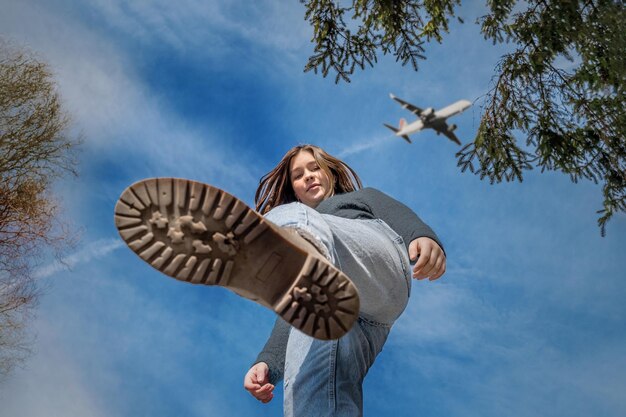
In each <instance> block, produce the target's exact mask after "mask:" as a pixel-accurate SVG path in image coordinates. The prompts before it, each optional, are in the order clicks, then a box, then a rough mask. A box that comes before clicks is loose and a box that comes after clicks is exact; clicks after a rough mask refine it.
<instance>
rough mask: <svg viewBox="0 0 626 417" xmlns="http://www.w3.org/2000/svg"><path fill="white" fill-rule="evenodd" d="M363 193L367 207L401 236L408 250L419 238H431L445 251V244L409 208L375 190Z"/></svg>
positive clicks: (367, 190) (370, 189)
mask: <svg viewBox="0 0 626 417" xmlns="http://www.w3.org/2000/svg"><path fill="white" fill-rule="evenodd" d="M363 192H364V194H363V195H364V196H365V197H366V198H367V205H368V206H369V207H370V209H371V211H372V214H373V215H374V217H376V218H377V219H381V220H382V221H384V222H385V223H387V225H388V226H389V227H391V228H392V229H393V230H394V231H395V232H396V233H397V234H398V235H400V236H401V237H402V239H403V240H404V244H405V246H406V247H407V250H408V248H409V243H411V242H412V241H413V240H414V239H417V238H418V237H428V238H431V239H432V240H434V241H435V242H437V244H439V246H441V248H442V249H443V244H442V243H441V241H440V240H439V237H437V235H436V234H435V232H434V231H433V229H431V228H430V227H429V226H428V225H427V224H426V223H424V222H423V221H422V219H420V218H419V217H418V215H417V214H415V212H414V211H413V210H411V209H410V208H409V207H407V206H406V205H404V204H402V203H401V202H399V201H398V200H396V199H394V198H391V197H390V196H388V195H387V194H385V193H383V192H381V191H378V190H377V189H375V188H365V189H363ZM444 251H445V250H444Z"/></svg>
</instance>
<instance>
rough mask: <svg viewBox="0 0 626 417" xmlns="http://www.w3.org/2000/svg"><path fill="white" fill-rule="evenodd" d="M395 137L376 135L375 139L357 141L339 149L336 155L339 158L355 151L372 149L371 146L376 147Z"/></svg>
mask: <svg viewBox="0 0 626 417" xmlns="http://www.w3.org/2000/svg"><path fill="white" fill-rule="evenodd" d="M392 138H395V135H390V136H385V137H378V138H376V139H372V140H370V141H368V142H359V143H355V144H353V145H350V146H348V147H347V148H345V149H343V150H341V151H340V152H338V153H337V157H339V158H345V157H346V156H348V155H354V154H356V153H360V152H363V151H366V150H368V149H372V148H376V147H378V146H380V145H382V144H384V143H385V142H389V140H390V139H392Z"/></svg>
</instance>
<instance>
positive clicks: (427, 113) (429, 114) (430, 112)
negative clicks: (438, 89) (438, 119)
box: [420, 107, 435, 119]
mask: <svg viewBox="0 0 626 417" xmlns="http://www.w3.org/2000/svg"><path fill="white" fill-rule="evenodd" d="M433 114H435V110H434V109H433V108H432V107H429V108H427V109H425V110H424V111H423V112H422V114H420V116H422V118H424V119H429V118H431V117H432V116H433Z"/></svg>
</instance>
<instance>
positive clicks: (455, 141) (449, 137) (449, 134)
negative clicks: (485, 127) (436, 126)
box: [440, 130, 461, 145]
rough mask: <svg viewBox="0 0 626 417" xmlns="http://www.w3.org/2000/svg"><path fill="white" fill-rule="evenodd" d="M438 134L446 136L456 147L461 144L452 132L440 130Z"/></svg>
mask: <svg viewBox="0 0 626 417" xmlns="http://www.w3.org/2000/svg"><path fill="white" fill-rule="evenodd" d="M440 132H441V133H443V134H444V135H446V136H447V137H448V139H450V140H451V141H452V142H454V143H456V144H457V145H460V144H461V141H460V140H459V138H457V137H456V135H455V134H454V132H449V131H447V130H440Z"/></svg>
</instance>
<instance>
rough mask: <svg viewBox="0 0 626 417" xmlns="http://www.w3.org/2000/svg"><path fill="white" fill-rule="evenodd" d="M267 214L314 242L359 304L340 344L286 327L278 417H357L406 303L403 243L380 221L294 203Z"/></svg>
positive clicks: (408, 276) (408, 284)
mask: <svg viewBox="0 0 626 417" xmlns="http://www.w3.org/2000/svg"><path fill="white" fill-rule="evenodd" d="M266 217H267V219H268V220H270V221H272V222H273V223H275V224H277V225H279V226H284V227H292V228H295V229H297V230H298V231H299V232H300V234H301V235H303V236H306V237H307V238H308V239H310V240H311V239H312V240H314V241H315V243H316V246H318V247H320V248H321V249H322V252H324V253H325V255H326V256H328V258H329V260H330V261H331V262H333V264H335V265H336V266H337V267H338V268H339V269H341V270H342V271H343V272H344V273H346V275H348V276H349V277H350V279H351V280H352V281H353V282H354V284H355V285H356V287H357V289H358V290H359V297H360V301H361V311H360V313H359V319H358V321H357V322H356V323H355V325H354V326H353V327H352V329H351V330H350V331H349V332H348V333H347V334H346V335H344V336H343V337H342V338H340V339H339V340H331V341H321V340H317V339H314V338H312V337H309V336H307V335H305V334H303V333H301V332H300V331H298V330H295V329H293V328H292V329H291V331H290V335H289V341H288V343H287V352H286V356H285V374H284V394H285V395H284V414H285V416H286V417H308V416H315V417H323V416H342V417H343V416H346V417H348V416H350V417H351V416H361V415H363V392H362V384H363V379H364V378H365V375H366V374H367V371H368V370H369V368H370V367H371V366H372V364H373V363H374V360H375V359H376V356H377V355H378V354H379V353H380V351H381V350H382V348H383V345H384V344H385V341H386V340H387V335H388V334H389V330H390V329H391V326H392V325H393V323H394V321H395V320H396V319H397V318H398V317H399V316H400V314H401V313H402V312H403V311H404V309H405V308H406V305H407V303H408V299H409V294H410V290H411V274H410V264H409V258H408V254H407V250H406V247H405V245H404V242H403V241H402V238H401V237H400V236H398V234H396V233H395V232H394V231H393V230H392V229H391V228H390V227H389V226H387V224H385V223H384V222H383V221H382V220H379V219H375V220H353V219H344V218H341V217H337V216H332V215H328V214H320V213H318V212H317V211H315V210H314V209H311V208H309V207H307V206H305V205H304V204H301V203H290V204H285V205H282V206H278V207H276V208H274V209H273V210H271V211H270V212H269V213H268V214H267V215H266Z"/></svg>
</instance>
